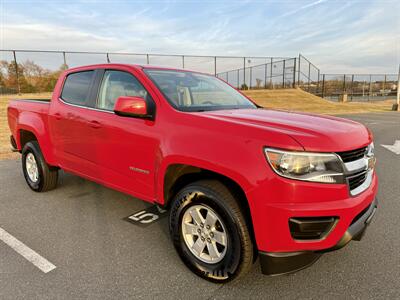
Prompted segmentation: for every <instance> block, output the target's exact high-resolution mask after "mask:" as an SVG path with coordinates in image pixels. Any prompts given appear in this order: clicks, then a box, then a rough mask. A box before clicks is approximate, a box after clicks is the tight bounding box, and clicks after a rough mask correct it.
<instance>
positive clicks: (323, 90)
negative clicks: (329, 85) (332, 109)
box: [321, 74, 325, 98]
mask: <svg viewBox="0 0 400 300" xmlns="http://www.w3.org/2000/svg"><path fill="white" fill-rule="evenodd" d="M321 96H322V98H324V97H325V74H322V91H321Z"/></svg>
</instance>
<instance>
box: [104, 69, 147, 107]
mask: <svg viewBox="0 0 400 300" xmlns="http://www.w3.org/2000/svg"><path fill="white" fill-rule="evenodd" d="M120 96H136V97H142V98H145V99H146V98H147V97H150V95H148V93H147V91H146V90H145V88H144V87H143V85H142V84H141V83H140V82H139V81H138V80H137V79H136V78H135V77H134V76H133V75H132V74H129V73H127V72H123V71H112V70H108V71H105V73H104V76H103V81H102V83H101V87H100V91H99V96H98V101H97V107H98V108H100V109H105V110H114V105H115V102H116V101H117V99H118V97H120Z"/></svg>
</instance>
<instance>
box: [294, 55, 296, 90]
mask: <svg viewBox="0 0 400 300" xmlns="http://www.w3.org/2000/svg"><path fill="white" fill-rule="evenodd" d="M295 87H296V57H295V58H294V63H293V88H295Z"/></svg>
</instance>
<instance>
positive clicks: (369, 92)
mask: <svg viewBox="0 0 400 300" xmlns="http://www.w3.org/2000/svg"><path fill="white" fill-rule="evenodd" d="M371 80H372V76H371V75H369V88H368V101H369V100H370V96H371Z"/></svg>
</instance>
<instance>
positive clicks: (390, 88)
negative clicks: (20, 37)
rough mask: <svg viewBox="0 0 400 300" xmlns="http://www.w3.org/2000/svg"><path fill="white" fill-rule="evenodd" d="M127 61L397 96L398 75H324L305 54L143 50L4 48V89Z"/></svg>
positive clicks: (267, 84)
mask: <svg viewBox="0 0 400 300" xmlns="http://www.w3.org/2000/svg"><path fill="white" fill-rule="evenodd" d="M105 63H127V64H139V65H148V64H150V65H154V66H160V67H170V68H177V69H187V70H192V71H197V72H202V73H208V74H212V75H215V76H217V77H218V78H221V79H223V80H225V81H226V82H227V83H229V84H230V85H232V86H233V87H235V88H238V89H281V88H293V87H299V88H301V89H303V90H305V91H307V92H310V93H312V94H315V95H318V96H321V97H324V98H327V99H329V100H332V101H338V100H340V99H342V98H343V95H347V99H348V101H372V100H384V99H392V98H395V97H396V93H397V89H398V83H397V81H398V75H396V74H382V75H379V74H366V75H364V74H322V73H321V72H320V70H319V69H318V68H317V67H316V66H315V65H314V64H313V63H311V62H310V61H309V60H308V59H307V58H306V57H304V56H303V55H301V54H300V55H299V56H298V57H296V58H285V57H227V56H195V55H167V54H138V53H106V52H71V51H70V52H68V51H65V52H64V51H29V50H0V93H1V94H15V93H35V92H50V91H52V90H53V88H54V85H55V84H56V82H57V78H58V76H59V74H60V72H61V71H63V70H65V69H67V68H72V67H77V66H82V65H91V64H105Z"/></svg>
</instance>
